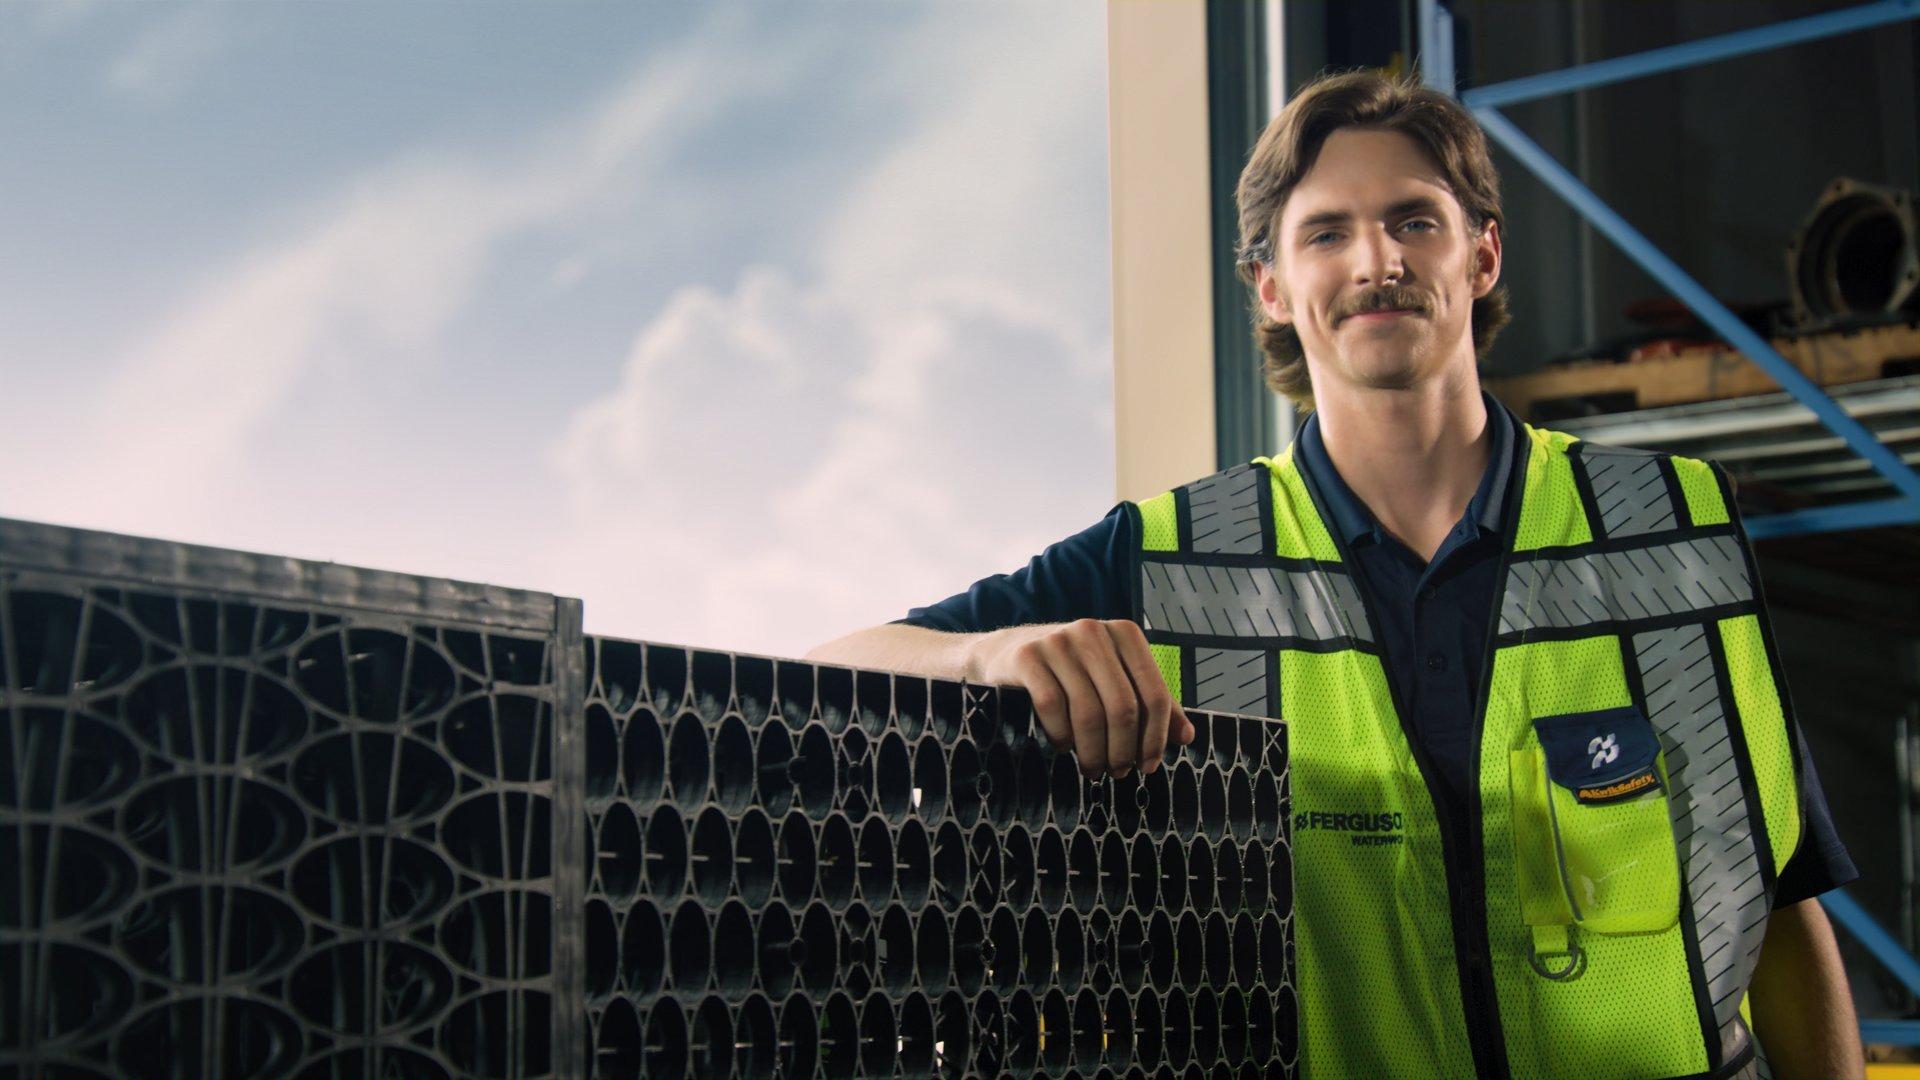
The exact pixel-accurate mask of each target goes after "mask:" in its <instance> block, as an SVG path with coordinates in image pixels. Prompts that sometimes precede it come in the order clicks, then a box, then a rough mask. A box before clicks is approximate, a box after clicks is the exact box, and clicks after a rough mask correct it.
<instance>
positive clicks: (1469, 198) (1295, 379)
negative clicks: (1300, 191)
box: [1234, 71, 1511, 412]
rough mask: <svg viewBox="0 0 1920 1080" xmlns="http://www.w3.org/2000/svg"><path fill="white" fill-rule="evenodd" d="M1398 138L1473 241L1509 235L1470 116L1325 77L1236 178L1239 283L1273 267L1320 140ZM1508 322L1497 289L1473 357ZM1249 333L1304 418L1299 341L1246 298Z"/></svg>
mask: <svg viewBox="0 0 1920 1080" xmlns="http://www.w3.org/2000/svg"><path fill="white" fill-rule="evenodd" d="M1348 127H1357V128H1368V129H1372V130H1376V131H1397V132H1399V133H1400V134H1402V135H1405V136H1407V137H1408V138H1410V139H1412V140H1413V141H1414V142H1416V143H1418V144H1419V145H1420V146H1421V148H1422V149H1424V150H1425V151H1426V153H1427V156H1428V157H1430V158H1432V159H1433V162H1434V164H1435V165H1436V166H1438V167H1439V169H1440V175H1441V176H1442V177H1444V178H1445V179H1446V182H1447V186H1448V187H1450V188H1451V189H1452V190H1453V196H1454V198H1455V199H1456V200H1458V201H1459V203H1460V208H1461V209H1462V210H1464V211H1465V212H1466V216H1467V224H1468V225H1469V226H1470V227H1471V228H1472V229H1473V230H1474V231H1475V232H1476V233H1477V232H1480V231H1483V230H1485V229H1486V227H1487V223H1488V222H1494V223H1497V224H1498V225H1499V226H1500V230H1501V235H1502V237H1503V238H1504V236H1505V233H1506V222H1505V220H1504V219H1503V217H1502V216H1501V212H1500V174H1499V173H1497V172H1495V171H1494V170H1493V159H1492V158H1491V157H1490V156H1489V155H1488V153H1487V137H1486V134H1485V133H1484V132H1482V131H1481V130H1480V125H1479V124H1478V123H1477V122H1476V121H1475V120H1474V119H1473V116H1472V114H1470V113H1468V112H1467V110H1466V109H1465V108H1464V107H1462V106H1461V105H1460V103H1459V102H1457V101H1455V100H1454V99H1453V98H1452V97H1449V96H1448V95H1446V94H1444V93H1441V92H1440V91H1438V90H1434V89H1432V88H1430V87H1426V86H1421V85H1420V84H1418V83H1416V82H1414V81H1413V80H1411V79H1408V78H1404V77H1403V78H1394V77H1390V76H1387V75H1383V74H1381V73H1379V72H1377V71H1351V72H1345V73H1342V74H1336V75H1323V76H1321V77H1320V78H1317V79H1315V80H1313V81H1312V82H1310V83H1308V84H1307V85H1306V86H1304V87H1302V88H1301V89H1300V92H1299V93H1298V94H1296V95H1294V98H1293V100H1291V101H1289V102H1287V106H1286V108H1284V109H1282V110H1281V111H1280V115H1279V116H1276V117H1274V118H1273V122H1272V123H1270V124H1268V125H1267V130H1266V131H1264V132H1262V133H1261V135H1260V141H1259V142H1258V143H1256V144H1255V145H1254V148H1253V153H1252V154H1251V155H1250V156H1249V157H1248V159H1247V167H1246V168H1245V169H1243V170H1241V173H1240V184H1239V186H1238V188H1236V189H1235V191H1234V202H1235V203H1236V205H1238V206H1239V208H1240V240H1239V243H1238V245H1237V246H1236V249H1235V255H1236V258H1237V262H1238V266H1237V269H1238V271H1239V274H1240V279H1241V280H1242V281H1245V282H1246V283H1247V284H1248V285H1249V286H1251V285H1253V284H1254V281H1255V278H1254V268H1255V267H1256V266H1259V265H1261V264H1265V265H1266V266H1268V267H1269V268H1271V267H1272V266H1273V261H1274V257H1275V253H1276V248H1275V245H1274V234H1275V233H1276V232H1277V231H1278V230H1279V227H1280V211H1281V210H1282V209H1283V208H1284V207H1285V206H1286V204H1287V196H1289V195H1291V194H1293V189H1294V188H1295V187H1297V186H1299V184H1300V181H1301V179H1302V178H1303V177H1305V176H1306V175H1307V171H1308V170H1310V169H1312V168H1313V162H1314V159H1315V158H1317V157H1319V156H1320V148H1321V147H1322V146H1324V145H1325V144H1326V141H1327V136H1329V135H1331V134H1333V133H1334V132H1335V131H1337V130H1339V129H1341V128H1348ZM1509 318H1511V316H1510V315H1509V313H1508V311H1507V290H1506V287H1505V286H1500V287H1497V288H1495V289H1493V290H1492V291H1490V292H1489V293H1487V295H1485V296H1482V297H1479V298H1478V299H1476V300H1474V302H1473V316H1472V322H1473V351H1474V355H1475V356H1477V357H1479V358H1480V359H1482V360H1484V359H1485V358H1486V355H1487V349H1488V347H1489V346H1491V345H1492V344H1493V338H1494V335H1495V334H1498V333H1499V332H1500V328H1501V327H1503V326H1505V325H1506V324H1507V321H1508V319H1509ZM1253 330H1254V336H1255V338H1256V340H1258V341H1259V343H1260V351H1261V353H1262V354H1264V355H1265V357H1266V359H1265V361H1264V362H1263V363H1262V365H1261V371H1262V372H1263V373H1264V374H1265V375H1266V379H1267V385H1268V386H1269V387H1271V388H1272V389H1273V391H1274V392H1275V393H1279V394H1285V395H1286V396H1287V397H1289V398H1291V399H1292V400H1293V401H1294V403H1295V404H1296V405H1297V406H1298V407H1299V409H1300V410H1301V411H1302V412H1305V411H1307V410H1309V409H1311V408H1313V381H1312V379H1311V378H1309V376H1308V374H1307V358H1306V353H1305V351H1304V350H1303V349H1302V348H1301V345H1300V335H1299V334H1298V333H1297V332H1295V330H1294V328H1293V327H1292V326H1289V325H1287V324H1285V323H1280V322H1276V321H1274V320H1273V318H1272V317H1271V316H1269V315H1268V314H1267V313H1266V311H1265V310H1264V309H1262V307H1261V306H1260V297H1259V295H1258V293H1257V292H1256V293H1255V295H1254V297H1253Z"/></svg>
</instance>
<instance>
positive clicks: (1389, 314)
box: [1347, 308, 1413, 319]
mask: <svg viewBox="0 0 1920 1080" xmlns="http://www.w3.org/2000/svg"><path fill="white" fill-rule="evenodd" d="M1412 314H1413V312H1412V311H1411V310H1408V309H1406V308H1394V309H1392V310H1390V311H1363V312H1360V313H1359V314H1357V315H1349V316H1347V318H1349V319H1391V318H1394V317H1396V316H1400V315H1412Z"/></svg>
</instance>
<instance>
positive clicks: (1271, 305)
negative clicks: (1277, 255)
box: [1253, 263, 1293, 324]
mask: <svg viewBox="0 0 1920 1080" xmlns="http://www.w3.org/2000/svg"><path fill="white" fill-rule="evenodd" d="M1253 284H1254V289H1255V290H1256V291H1257V292H1258V293H1259V294H1260V307H1261V310H1263V311H1265V312H1266V313H1267V318H1269V319H1272V320H1273V321H1274V322H1277V323H1282V324H1287V323H1291V322H1293V308H1292V307H1290V306H1289V305H1288V304H1287V294H1286V293H1285V292H1283V291H1281V289H1280V278H1279V276H1278V275H1276V274H1275V273H1274V272H1273V268H1272V267H1270V266H1268V265H1267V264H1266V263H1255V264H1254V266H1253Z"/></svg>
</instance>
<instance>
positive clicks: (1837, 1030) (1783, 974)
mask: <svg viewBox="0 0 1920 1080" xmlns="http://www.w3.org/2000/svg"><path fill="white" fill-rule="evenodd" d="M1751 993H1752V1000H1751V1002H1750V1004H1751V1005H1752V1007H1753V1028H1754V1035H1755V1037H1756V1038H1758V1039H1759V1040H1760V1045H1761V1046H1762V1047H1764V1048H1765V1049H1766V1052H1767V1060H1768V1063H1769V1064H1771V1065H1772V1066H1773V1075H1775V1076H1777V1077H1780V1078H1781V1080H1798V1078H1800V1077H1822V1078H1825V1077H1833V1078H1836V1080H1837V1078H1840V1077H1860V1076H1865V1075H1866V1068H1867V1066H1866V1059H1865V1057H1864V1055H1863V1054H1862V1052H1861V1048H1860V1021H1859V1019H1858V1018H1857V1017H1856V1016H1855V1015H1854V1011H1853V992H1852V991H1851V990H1850V989H1849V988H1848V986H1847V972H1846V969H1845V968H1844V967H1843V966H1842V965H1841V963H1840V947H1839V945H1838V944H1837V943H1836V942H1835V941H1834V938H1833V927H1832V925H1831V924H1830V923H1828V921H1827V913H1826V911H1825V910H1823V909H1822V908H1821V907H1820V901H1818V900H1802V901H1801V902H1800V903H1797V904H1790V905H1788V906H1786V907H1783V908H1780V909H1779V910H1777V911H1775V912H1774V913H1773V914H1772V916H1771V917H1770V918H1769V919H1768V921H1767V936H1766V940H1765V942H1764V943H1762V945H1761V947H1760V959H1759V962H1758V963H1757V964H1756V965H1755V967H1754V972H1753V984H1752V987H1751Z"/></svg>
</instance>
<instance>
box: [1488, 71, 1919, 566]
mask: <svg viewBox="0 0 1920 1080" xmlns="http://www.w3.org/2000/svg"><path fill="white" fill-rule="evenodd" d="M1473 114H1474V116H1475V117H1477V118H1478V119H1479V121H1480V126H1481V127H1484V128H1485V129H1486V130H1487V134H1489V135H1491V136H1493V137H1494V139H1495V140H1496V141H1498V142H1499V143H1500V144H1501V145H1502V146H1504V147H1506V148H1507V150H1508V152H1510V153H1512V154H1513V156H1514V157H1516V158H1519V159H1520V161H1521V163H1522V164H1524V165H1526V166H1527V168H1528V169H1531V170H1532V171H1533V174H1534V175H1535V176H1538V177H1539V178H1540V179H1541V180H1542V181H1544V182H1545V183H1546V185H1547V186H1548V187H1550V188H1552V189H1553V190H1554V191H1555V192H1556V193H1557V194H1559V196H1560V197H1561V198H1562V199H1565V200H1566V201H1567V203H1568V204H1569V205H1571V206H1572V207H1573V208H1574V210H1576V211H1578V212H1579V214H1580V216H1581V217H1584V218H1586V219H1587V221H1589V222H1591V223H1592V225H1593V227H1594V228H1596V229H1598V230H1600V232H1601V233H1603V234H1605V236H1606V237H1607V239H1609V240H1612V241H1613V242H1614V243H1615V244H1617V245H1618V246H1619V247H1620V249H1621V250H1622V251H1624V252H1626V253H1627V256H1628V257H1629V258H1631V259H1633V261H1634V262H1636V263H1639V264H1640V267H1641V269H1643V270H1645V271H1646V272H1647V273H1649V274H1652V275H1653V277H1654V279H1655V280H1657V281H1659V282H1660V284H1662V285H1665V286H1666V287H1667V289H1668V290H1669V291H1670V292H1672V293H1673V295H1674V296H1675V297H1677V298H1679V300H1680V301H1681V302H1682V303H1684V304H1686V305H1687V306H1688V307H1689V308H1692V309H1693V311H1694V312H1695V313H1696V314H1698V315H1699V316H1700V317H1701V318H1702V319H1703V320H1705V321H1706V323H1707V325H1708V326H1711V327H1712V328H1713V329H1714V331H1715V332H1716V333H1718V334H1719V335H1720V337H1721V338H1722V339H1723V340H1725V341H1726V342H1727V343H1728V344H1729V345H1732V346H1733V347H1734V348H1736V349H1738V350H1740V352H1742V353H1744V354H1745V355H1746V356H1747V358H1748V359H1750V360H1752V361H1753V362H1754V363H1756V364H1758V365H1760V369H1761V370H1762V371H1765V372H1766V373H1767V374H1768V375H1769V376H1771V377H1772V378H1773V380H1774V381H1775V382H1777V383H1779V384H1780V385H1781V386H1782V387H1784V388H1785V389H1786V390H1787V392H1788V393H1790V394H1792V395H1793V396H1794V397H1795V398H1797V399H1799V401H1800V403H1801V404H1802V405H1805V406H1806V407H1807V408H1809V409H1811V410H1813V414H1814V415H1815V416H1816V417H1818V418H1819V419H1820V422H1821V423H1822V424H1825V425H1826V426H1827V428H1828V429H1829V430H1831V431H1832V432H1833V433H1834V434H1836V435H1838V436H1840V438H1841V439H1842V440H1843V441H1845V442H1846V444H1847V445H1848V446H1849V447H1852V448H1853V451H1854V453H1856V454H1859V455H1860V456H1861V457H1863V458H1865V459H1866V460H1867V464H1869V465H1871V466H1873V469H1874V471H1875V472H1878V473H1879V474H1880V475H1881V476H1884V477H1886V479H1887V482H1888V483H1890V484H1892V485H1893V486H1894V489H1895V490H1896V491H1898V492H1900V494H1901V495H1903V496H1905V498H1903V499H1901V500H1900V502H1902V503H1905V504H1907V512H1906V514H1905V515H1904V517H1900V518H1898V519H1897V520H1903V521H1909V522H1912V521H1920V474H1916V473H1915V472H1914V471H1913V470H1912V469H1910V468H1908V467H1907V463H1906V462H1904V461H1902V460H1901V459H1900V456H1899V455H1898V454H1896V453H1894V452H1893V451H1892V450H1891V449H1889V448H1888V447H1887V446H1886V444H1884V443H1882V442H1881V441H1880V440H1879V439H1876V438H1874V436H1873V433H1872V432H1870V431H1868V430H1867V429H1866V428H1865V427H1864V426H1862V425H1861V424H1860V422H1859V421H1858V420H1855V419H1854V418H1853V417H1852V416H1850V415H1848V414H1847V412H1846V410H1844V409H1842V408H1841V407H1840V406H1839V405H1838V404H1837V403H1836V402H1835V401H1834V400H1833V398H1831V397H1829V396H1828V395H1827V394H1826V393H1825V392H1824V391H1822V390H1821V389H1820V387H1819V386H1817V385H1815V384H1814V382H1813V380H1811V379H1809V378H1807V377H1806V375H1804V374H1802V373H1801V371H1800V369H1799V368H1796V367H1794V366H1793V365H1792V364H1790V363H1788V362H1787V359H1786V358H1785V357H1783V356H1781V355H1780V354H1779V353H1778V352H1776V351H1774V348H1773V346H1772V345H1770V344H1768V342H1767V341H1766V340H1765V339H1764V338H1762V337H1761V336H1760V335H1759V334H1756V333H1754V332H1753V331H1752V330H1751V329H1749V328H1748V327H1747V325H1746V324H1745V323H1743V322H1741V321H1740V320H1739V319H1738V318H1737V317H1736V316H1735V315H1734V314H1733V312H1731V311H1728V310H1727V309H1726V306H1725V305H1723V304H1721V303H1720V302H1719V301H1718V300H1715V299H1714V298H1713V296H1712V295H1711V294H1710V293H1708V292H1707V290H1706V289H1704V288H1702V287H1701V286H1700V284H1699V283H1698V282H1696V281H1694V280H1693V279H1692V278H1691V277H1688V276H1687V273H1686V271H1684V270H1682V269H1680V267H1679V265H1678V264H1677V263H1675V262H1674V261H1673V260H1672V259H1669V258H1667V256H1666V254H1665V253H1663V252H1662V251H1661V250H1660V249H1659V248H1657V247H1655V246H1654V245H1653V243H1652V241H1650V240H1648V239H1647V238H1646V237H1644V236H1642V235H1640V232H1639V230H1637V229H1635V228H1634V227H1633V226H1632V225H1629V224H1627V221H1626V219H1625V218H1623V217H1621V216H1620V215H1619V214H1617V213H1615V212H1614V211H1613V208H1612V207H1610V206H1608V205H1607V204H1606V203H1605V202H1603V201H1601V199H1600V197H1599V196H1597V195H1595V194H1594V193H1593V192H1591V191H1589V190H1587V187H1586V185H1585V184H1582V183H1581V182H1580V181H1579V180H1578V179H1576V178H1575V177H1574V175H1573V174H1572V173H1570V172H1568V171H1567V170H1566V168H1565V167H1563V166H1562V165H1561V164H1560V163H1559V162H1558V161H1555V160H1554V159H1553V155H1551V154H1549V153H1547V152H1546V151H1545V150H1543V149H1541V148H1540V146H1539V144H1537V143H1535V142H1534V141H1533V140H1532V139H1529V138H1527V136H1526V134H1525V133H1523V132H1522V131H1521V130H1520V129H1519V128H1518V127H1516V126H1514V123H1513V121H1511V120H1509V119H1507V118H1506V117H1505V116H1503V115H1501V113H1500V112H1498V111H1497V110H1495V109H1491V108H1487V107H1484V106H1476V107H1474V108H1473ZM1765 520H1766V519H1764V518H1761V519H1756V523H1757V522H1758V521H1765ZM1801 531H1804V530H1801Z"/></svg>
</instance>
